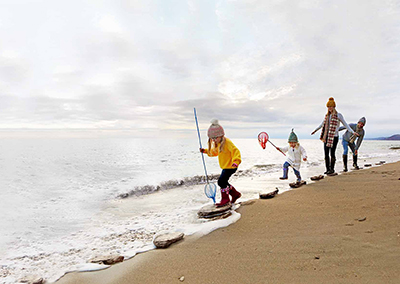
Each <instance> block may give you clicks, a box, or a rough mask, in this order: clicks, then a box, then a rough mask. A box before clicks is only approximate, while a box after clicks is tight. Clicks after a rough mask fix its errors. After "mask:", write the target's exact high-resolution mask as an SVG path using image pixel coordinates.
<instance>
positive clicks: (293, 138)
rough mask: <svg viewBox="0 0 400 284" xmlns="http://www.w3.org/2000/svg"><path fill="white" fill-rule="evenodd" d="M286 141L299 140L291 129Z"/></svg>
mask: <svg viewBox="0 0 400 284" xmlns="http://www.w3.org/2000/svg"><path fill="white" fill-rule="evenodd" d="M288 142H295V143H297V142H299V140H298V139H297V135H296V133H294V131H293V129H292V132H291V133H290V135H289V139H288Z"/></svg>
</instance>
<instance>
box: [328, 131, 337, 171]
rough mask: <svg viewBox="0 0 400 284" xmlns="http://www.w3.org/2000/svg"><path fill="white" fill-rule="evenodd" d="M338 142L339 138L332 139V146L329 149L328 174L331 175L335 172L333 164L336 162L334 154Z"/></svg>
mask: <svg viewBox="0 0 400 284" xmlns="http://www.w3.org/2000/svg"><path fill="white" fill-rule="evenodd" d="M338 142H339V137H335V138H334V139H333V145H332V148H331V164H330V172H331V173H334V172H335V162H336V154H335V153H336V147H337V144H338Z"/></svg>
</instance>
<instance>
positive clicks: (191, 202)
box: [0, 138, 400, 283]
mask: <svg viewBox="0 0 400 284" xmlns="http://www.w3.org/2000/svg"><path fill="white" fill-rule="evenodd" d="M232 141H233V142H234V143H235V144H236V146H237V147H238V148H239V149H240V151H241V154H242V164H241V165H240V167H239V171H238V172H237V174H235V176H233V177H232V178H231V181H232V183H234V185H235V187H236V188H237V189H238V190H239V191H241V192H242V194H243V197H242V198H241V200H246V199H253V198H258V194H259V193H260V192H269V191H273V190H274V189H275V188H276V187H278V188H279V189H280V192H284V191H286V190H289V186H288V183H289V182H291V181H294V180H295V176H294V174H293V172H292V171H291V170H290V173H289V180H287V181H281V180H279V176H281V174H282V164H283V162H284V161H285V159H286V158H285V157H284V156H283V155H282V154H281V153H280V152H278V151H276V150H275V148H274V147H272V145H271V144H269V143H268V144H267V148H266V149H265V150H263V149H262V148H261V147H260V146H259V144H258V141H257V139H234V138H233V139H232ZM205 142H206V141H203V143H205ZM273 142H274V144H276V145H277V146H286V145H287V141H286V139H275V140H274V141H273ZM300 142H301V145H302V146H303V147H304V148H305V149H306V151H307V155H308V161H307V162H303V163H302V165H301V174H302V177H303V179H304V180H306V181H307V182H310V180H309V177H311V176H312V175H317V174H321V173H322V172H323V170H324V161H323V145H322V143H321V142H320V141H319V140H317V139H315V140H307V139H302V140H301V141H300ZM399 144H400V142H394V141H372V140H365V141H364V142H363V144H362V147H361V149H360V154H359V155H360V157H359V165H360V166H362V165H363V164H365V163H372V164H375V163H376V162H379V161H382V160H384V161H385V162H394V161H398V160H400V151H399V150H391V149H390V147H391V146H399ZM198 148H199V146H198V141H197V140H196V138H193V139H131V138H46V139H44V138H18V139H16V138H1V139H0V214H1V222H0V225H1V235H0V283H17V282H18V281H19V280H21V279H23V278H24V277H26V276H30V275H36V276H39V277H43V278H45V279H47V280H48V281H55V280H57V279H58V278H59V277H60V276H62V275H63V274H64V273H65V272H67V271H73V270H90V269H100V268H104V267H105V266H101V265H99V264H91V265H89V264H87V262H88V261H89V260H90V259H91V258H93V257H95V256H99V255H109V254H119V255H123V256H125V257H126V258H129V257H132V256H134V255H135V254H136V253H138V252H142V251H146V250H149V249H153V248H154V245H153V244H152V239H153V237H154V236H155V235H156V234H158V233H160V232H165V231H181V232H184V233H185V234H194V233H196V232H197V233H198V232H202V233H203V234H204V233H208V232H210V231H212V230H214V229H216V228H218V227H223V226H227V225H229V224H230V223H232V222H235V221H236V220H237V219H239V218H240V215H239V214H233V215H232V216H231V217H230V218H227V219H225V220H218V221H207V220H203V219H199V218H197V214H196V213H197V211H198V210H199V209H200V208H201V207H202V206H204V205H205V204H209V203H212V201H211V200H210V199H208V198H207V197H206V196H205V194H204V191H203V189H204V182H205V178H204V168H203V163H202V159H201V154H200V153H199V151H198ZM336 155H337V159H338V161H337V164H336V169H337V170H338V171H340V170H341V169H342V163H341V155H342V147H341V145H340V144H339V145H338V150H337V152H336ZM205 161H206V169H207V171H208V174H209V176H211V177H218V175H219V173H220V171H221V170H220V168H219V165H218V159H217V158H210V157H205ZM349 165H351V159H350V161H349ZM217 198H218V195H217Z"/></svg>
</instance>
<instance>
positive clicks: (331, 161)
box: [311, 98, 358, 174]
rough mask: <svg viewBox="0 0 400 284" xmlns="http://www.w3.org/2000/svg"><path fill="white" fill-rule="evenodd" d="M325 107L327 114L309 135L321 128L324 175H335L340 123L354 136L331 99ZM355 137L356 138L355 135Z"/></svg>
mask: <svg viewBox="0 0 400 284" xmlns="http://www.w3.org/2000/svg"><path fill="white" fill-rule="evenodd" d="M326 107H327V108H328V113H327V114H326V115H325V118H324V120H323V121H322V123H321V124H320V125H319V126H318V127H317V128H316V129H315V130H314V131H313V132H312V133H311V135H313V134H314V133H315V132H317V131H318V130H319V129H321V128H322V131H321V136H320V139H321V141H322V142H324V152H325V167H326V172H325V174H333V173H335V162H336V155H335V152H336V146H337V144H338V141H339V127H340V123H342V124H343V125H344V126H345V127H346V129H347V130H348V131H349V132H350V133H351V134H354V133H355V132H354V131H353V129H351V128H350V126H349V125H348V124H347V122H346V121H345V120H344V117H343V115H342V114H341V113H339V112H337V111H336V103H335V100H334V99H333V98H329V100H328V102H327V104H326ZM355 135H357V136H358V134H357V133H356V134H355ZM329 156H330V157H329Z"/></svg>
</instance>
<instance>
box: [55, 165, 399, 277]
mask: <svg viewBox="0 0 400 284" xmlns="http://www.w3.org/2000/svg"><path fill="white" fill-rule="evenodd" d="M399 206H400V162H397V163H393V164H385V165H383V166H379V167H373V168H369V169H364V170H360V171H352V172H349V173H345V174H342V175H339V176H335V177H325V178H324V179H323V180H320V181H317V182H315V183H312V184H308V185H306V186H303V187H301V188H298V189H294V190H292V191H288V192H285V193H283V194H280V195H278V196H276V197H275V198H273V199H266V200H256V202H255V203H254V204H252V205H246V206H242V207H241V208H239V209H238V212H239V213H241V214H242V217H241V219H240V220H239V221H238V222H236V223H235V224H232V225H231V226H229V227H227V228H223V229H219V230H216V231H214V232H212V233H211V234H209V235H206V236H203V237H200V238H199V237H196V236H190V237H186V238H185V239H184V240H183V241H181V242H180V243H177V244H174V245H172V246H171V247H169V248H167V249H158V250H152V251H150V252H146V253H142V254H139V255H137V256H135V257H134V258H132V259H130V260H128V261H125V262H123V263H121V264H117V265H114V266H113V267H111V268H108V269H105V270H102V271H96V272H81V273H69V274H67V275H66V276H64V277H63V278H61V279H60V280H59V281H58V282H57V284H75V283H79V284H82V283H87V284H91V283H96V284H103V283H104V284H106V283H107V284H111V283H113V284H114V283H115V284H117V283H118V284H128V283H129V284H131V283H140V284H143V283H149V284H150V283H151V284H156V283H165V284H168V283H191V284H196V283H199V284H205V283H215V284H218V283H221V284H222V283H230V284H231V283H240V284H243V283H400V260H399V259H400V207H399Z"/></svg>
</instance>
